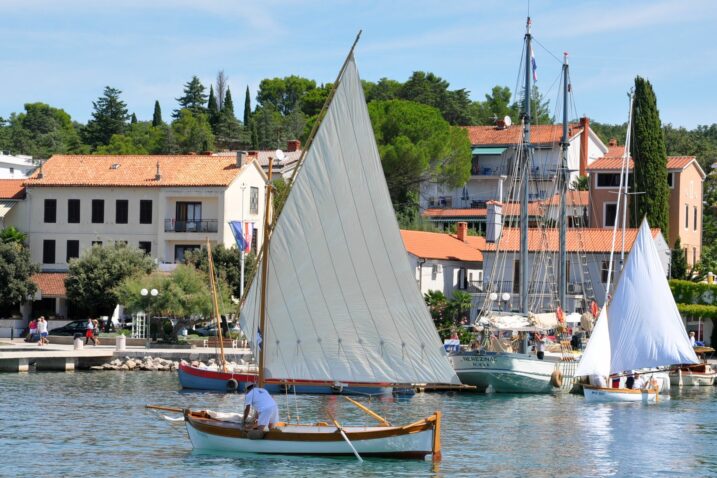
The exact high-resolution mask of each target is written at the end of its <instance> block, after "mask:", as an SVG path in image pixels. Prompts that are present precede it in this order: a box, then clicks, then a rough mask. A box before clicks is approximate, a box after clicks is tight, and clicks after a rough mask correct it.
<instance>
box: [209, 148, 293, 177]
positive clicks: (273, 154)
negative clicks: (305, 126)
mask: <svg viewBox="0 0 717 478" xmlns="http://www.w3.org/2000/svg"><path fill="white" fill-rule="evenodd" d="M277 152H278V150H250V151H220V152H218V153H214V154H213V156H221V157H236V156H237V155H240V156H242V157H243V160H244V161H251V160H253V159H255V160H257V161H258V162H259V166H261V168H262V169H263V170H264V172H265V173H267V174H268V173H269V162H270V161H271V162H273V164H272V174H271V176H272V177H271V179H272V180H274V179H284V180H288V179H290V178H291V176H292V174H293V173H294V169H296V165H297V164H298V162H299V159H300V158H301V154H302V152H303V150H302V149H301V141H299V140H298V139H290V140H288V141H287V142H286V149H284V150H282V151H281V155H283V159H281V158H279V157H278V156H279V155H277Z"/></svg>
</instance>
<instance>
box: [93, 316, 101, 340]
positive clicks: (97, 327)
mask: <svg viewBox="0 0 717 478" xmlns="http://www.w3.org/2000/svg"><path fill="white" fill-rule="evenodd" d="M92 325H94V326H95V328H94V329H92V332H93V335H92V336H93V337H94V339H95V345H99V344H100V323H99V322H98V321H97V319H92Z"/></svg>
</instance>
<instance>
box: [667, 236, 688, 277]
mask: <svg viewBox="0 0 717 478" xmlns="http://www.w3.org/2000/svg"><path fill="white" fill-rule="evenodd" d="M670 277H672V278H673V279H685V278H687V257H685V250H684V249H682V241H680V237H679V236H677V240H676V241H675V247H673V248H672V263H671V264H670Z"/></svg>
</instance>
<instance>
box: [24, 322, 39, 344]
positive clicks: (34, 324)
mask: <svg viewBox="0 0 717 478" xmlns="http://www.w3.org/2000/svg"><path fill="white" fill-rule="evenodd" d="M28 328H29V329H30V330H29V331H28V332H27V337H26V338H25V342H32V341H34V340H35V336H36V335H37V319H32V320H31V321H30V324H29V325H28Z"/></svg>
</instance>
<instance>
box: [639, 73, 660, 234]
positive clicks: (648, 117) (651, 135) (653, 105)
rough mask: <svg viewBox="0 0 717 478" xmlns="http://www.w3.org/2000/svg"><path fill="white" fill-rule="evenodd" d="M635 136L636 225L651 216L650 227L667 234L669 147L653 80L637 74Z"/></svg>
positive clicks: (649, 218) (649, 219)
mask: <svg viewBox="0 0 717 478" xmlns="http://www.w3.org/2000/svg"><path fill="white" fill-rule="evenodd" d="M632 118H633V139H632V143H631V145H630V153H631V155H632V159H633V161H634V164H635V167H634V188H635V191H637V192H647V193H648V194H636V195H634V196H632V202H633V207H631V208H630V209H631V213H632V222H633V225H639V224H640V222H642V218H643V217H645V216H647V220H648V222H649V223H650V227H659V228H660V229H661V230H662V234H663V235H664V236H665V237H669V235H668V232H669V231H668V225H669V217H668V215H669V197H670V190H669V187H668V185H667V151H666V148H665V139H664V136H663V133H662V127H661V123H660V113H659V111H658V110H657V99H656V98H655V93H654V91H653V90H652V85H651V84H650V82H649V81H647V80H645V79H643V78H641V77H639V76H638V77H636V78H635V97H634V101H633V112H632Z"/></svg>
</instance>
